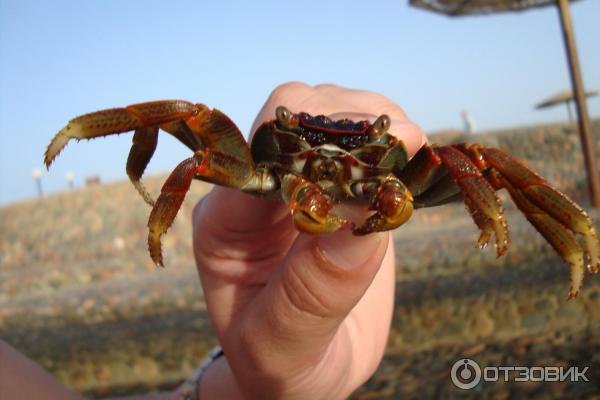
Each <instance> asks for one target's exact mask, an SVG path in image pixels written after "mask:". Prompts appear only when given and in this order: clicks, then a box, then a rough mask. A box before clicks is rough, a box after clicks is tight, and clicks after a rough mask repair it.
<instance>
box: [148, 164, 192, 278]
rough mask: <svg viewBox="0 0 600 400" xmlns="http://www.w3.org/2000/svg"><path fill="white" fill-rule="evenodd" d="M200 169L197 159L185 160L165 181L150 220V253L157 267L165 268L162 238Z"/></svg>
mask: <svg viewBox="0 0 600 400" xmlns="http://www.w3.org/2000/svg"><path fill="white" fill-rule="evenodd" d="M197 169H198V162H197V159H196V157H190V158H187V159H185V160H183V161H182V162H181V163H180V164H179V165H178V166H177V167H175V169H174V170H173V172H171V175H169V177H168V178H167V180H166V181H165V183H164V185H163V187H162V189H161V192H160V196H158V199H157V200H156V203H155V204H154V207H153V208H152V212H151V213H150V218H149V219H148V229H149V232H148V251H149V252H150V257H152V261H154V263H155V264H156V265H159V266H161V267H164V264H163V257H162V251H161V244H160V237H161V236H162V235H163V234H164V233H166V232H167V230H168V229H169V227H170V226H171V224H172V223H173V221H174V220H175V216H176V215H177V213H178V212H179V208H180V207H181V204H182V203H183V200H184V198H185V195H186V193H187V192H188V190H189V189H190V185H191V183H192V179H193V178H194V175H195V174H196V170H197Z"/></svg>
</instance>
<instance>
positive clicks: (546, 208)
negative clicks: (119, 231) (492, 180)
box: [469, 146, 600, 298]
mask: <svg viewBox="0 0 600 400" xmlns="http://www.w3.org/2000/svg"><path fill="white" fill-rule="evenodd" d="M469 151H471V152H472V153H474V154H477V153H479V154H480V155H481V156H483V159H484V160H485V162H486V163H487V164H488V165H489V166H491V167H493V168H494V169H495V170H496V171H498V172H499V174H500V177H497V178H496V179H497V182H498V185H499V186H501V187H505V188H506V189H507V190H508V192H509V193H510V195H511V197H512V199H513V201H514V202H515V204H516V205H517V207H519V209H520V210H521V211H522V212H523V213H524V214H525V216H526V217H527V219H528V220H529V221H530V222H531V223H532V224H533V225H534V226H535V227H536V229H537V230H538V231H539V232H540V233H541V234H542V235H543V236H544V237H545V238H546V239H547V240H548V242H549V243H550V244H551V245H552V247H553V248H554V249H555V250H556V252H557V253H558V254H559V255H560V256H561V258H562V259H563V260H565V261H566V262H568V263H569V264H570V265H571V288H570V290H569V298H572V297H575V296H576V295H577V293H578V292H579V289H580V288H581V286H582V284H583V277H584V271H585V268H584V263H585V260H584V257H585V255H587V261H588V269H589V270H590V271H591V272H598V269H599V268H600V242H599V241H598V235H597V233H596V230H595V228H594V225H593V223H592V221H591V219H590V218H589V216H588V215H587V213H586V212H585V211H584V210H583V209H582V208H581V207H579V206H578V205H577V204H576V203H575V202H573V201H572V200H571V199H569V198H568V197H567V196H566V195H564V194H563V193H562V192H560V191H559V190H558V189H556V188H554V187H553V186H552V185H550V183H549V182H548V181H546V180H545V179H544V178H542V177H541V176H540V175H538V174H536V173H535V172H533V171H532V170H531V169H529V168H528V167H526V166H525V165H524V164H522V163H521V162H519V161H518V160H516V159H515V158H513V157H512V156H510V155H509V154H508V153H506V152H504V151H502V150H499V149H494V148H485V147H479V146H471V148H469ZM573 232H576V233H579V234H580V235H581V236H582V238H583V244H584V246H585V252H584V251H583V250H582V249H581V246H579V243H578V242H577V240H576V238H575V237H574V235H573Z"/></svg>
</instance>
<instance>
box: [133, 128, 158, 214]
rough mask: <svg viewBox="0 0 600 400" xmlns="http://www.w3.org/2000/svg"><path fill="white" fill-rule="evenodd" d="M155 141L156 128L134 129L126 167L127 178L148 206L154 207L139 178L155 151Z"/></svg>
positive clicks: (156, 139) (156, 138)
mask: <svg viewBox="0 0 600 400" xmlns="http://www.w3.org/2000/svg"><path fill="white" fill-rule="evenodd" d="M157 141H158V127H156V126H151V127H143V128H138V129H136V130H135V133H134V135H133V145H132V146H131V150H129V157H128V158H127V166H126V170H127V176H129V179H130V180H131V183H133V186H134V187H135V188H136V190H137V191H138V193H139V194H140V195H141V196H142V197H143V199H144V201H145V202H146V203H148V204H149V205H150V206H154V199H152V196H151V195H150V193H148V190H146V187H145V186H144V184H143V183H142V181H141V178H142V175H143V174H144V170H145V169H146V166H147V165H148V163H149V162H150V159H151V158H152V155H153V154H154V150H156V143H157Z"/></svg>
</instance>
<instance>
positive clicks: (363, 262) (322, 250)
mask: <svg viewBox="0 0 600 400" xmlns="http://www.w3.org/2000/svg"><path fill="white" fill-rule="evenodd" d="M388 235H389V234H388V233H387V232H386V233H374V234H370V235H366V236H353V235H352V234H351V233H350V232H349V231H338V232H335V233H331V234H327V235H322V236H311V235H300V236H299V237H298V239H297V240H296V242H295V243H294V245H293V246H292V248H291V250H290V252H289V253H288V256H287V258H286V259H285V260H284V262H283V266H282V268H280V269H279V273H278V275H277V276H275V277H274V278H273V279H272V280H271V281H270V282H269V284H268V285H267V287H266V288H265V290H264V291H263V292H262V293H261V296H260V297H259V298H257V299H256V300H257V301H256V303H255V304H254V306H255V307H254V309H253V310H252V311H253V312H251V313H250V314H254V317H252V318H251V320H246V321H247V322H249V325H251V326H253V328H255V329H252V328H251V329H250V331H249V332H247V333H248V334H249V336H248V338H252V339H250V340H251V341H252V342H254V343H253V344H255V345H257V344H258V345H259V346H260V344H259V343H262V344H265V345H266V346H267V347H268V348H262V349H257V348H255V349H254V350H257V351H260V353H261V354H263V355H266V354H269V353H270V357H267V358H270V360H269V361H270V362H273V364H274V365H280V366H281V365H282V364H280V362H283V363H284V365H285V362H286V360H287V361H292V362H299V363H305V362H311V361H313V362H314V361H315V359H317V360H318V359H320V358H322V357H323V355H324V352H325V350H326V349H327V347H328V346H329V344H330V343H331V341H332V339H333V337H334V335H335V334H336V333H337V332H338V328H339V326H340V324H341V323H342V321H343V320H344V319H345V318H346V316H347V315H348V314H349V313H350V311H351V310H352V309H353V308H354V306H355V305H356V304H357V303H358V302H359V300H360V299H361V297H362V296H363V294H364V293H365V291H366V290H367V289H368V288H369V286H370V285H371V282H372V281H373V279H374V277H375V275H376V274H377V271H378V270H379V267H380V266H381V263H382V260H383V257H384V255H385V253H386V250H387V245H388V242H389V240H388ZM254 312H256V314H255V313H254ZM250 321H253V322H250ZM265 325H266V326H265ZM265 336H266V337H265ZM247 344H249V343H247ZM279 356H281V359H280V358H279ZM294 356H296V357H294ZM273 358H275V359H273Z"/></svg>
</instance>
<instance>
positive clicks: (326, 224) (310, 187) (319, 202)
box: [281, 174, 352, 234]
mask: <svg viewBox="0 0 600 400" xmlns="http://www.w3.org/2000/svg"><path fill="white" fill-rule="evenodd" d="M281 195H282V198H283V200H284V201H285V202H286V203H287V204H288V205H289V207H290V211H291V213H292V217H293V220H294V224H295V225H296V228H297V229H298V230H299V231H302V232H306V233H313V234H317V233H328V232H334V231H337V230H338V229H340V228H343V227H347V226H348V227H349V226H351V225H352V224H351V222H349V221H347V220H345V219H343V218H340V217H339V216H337V215H335V214H331V213H330V211H331V209H332V208H333V202H332V201H331V199H329V197H327V195H325V194H324V193H323V191H322V190H321V188H320V187H319V186H317V185H316V184H314V183H312V182H309V181H307V180H305V179H302V178H300V177H298V176H296V175H292V174H288V175H285V176H284V177H283V179H282V182H281Z"/></svg>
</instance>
